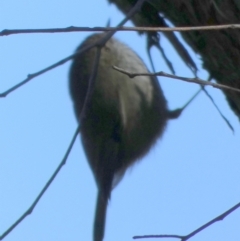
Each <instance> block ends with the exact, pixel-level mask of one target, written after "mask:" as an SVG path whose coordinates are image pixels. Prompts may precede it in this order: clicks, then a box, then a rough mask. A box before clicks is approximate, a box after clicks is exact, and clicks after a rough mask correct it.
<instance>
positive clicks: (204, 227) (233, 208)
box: [133, 203, 240, 241]
mask: <svg viewBox="0 0 240 241" xmlns="http://www.w3.org/2000/svg"><path fill="white" fill-rule="evenodd" d="M239 207H240V203H238V204H236V205H235V206H233V207H231V208H230V209H228V210H227V211H226V212H224V213H222V214H220V215H219V216H217V217H216V218H214V219H212V220H211V221H209V222H207V223H205V224H204V225H202V226H201V227H199V228H197V229H196V230H194V231H193V232H191V233H189V234H188V235H184V236H183V235H174V234H173V235H172V234H162V235H142V236H134V237H133V239H142V238H177V239H180V240H181V241H186V240H188V239H190V238H192V237H193V236H194V235H196V234H197V233H199V232H201V231H202V230H204V229H206V228H207V227H209V226H211V225H212V224H213V223H215V222H218V221H222V220H223V219H224V218H226V217H227V216H228V215H229V214H230V213H232V212H233V211H235V210H236V209H238V208H239Z"/></svg>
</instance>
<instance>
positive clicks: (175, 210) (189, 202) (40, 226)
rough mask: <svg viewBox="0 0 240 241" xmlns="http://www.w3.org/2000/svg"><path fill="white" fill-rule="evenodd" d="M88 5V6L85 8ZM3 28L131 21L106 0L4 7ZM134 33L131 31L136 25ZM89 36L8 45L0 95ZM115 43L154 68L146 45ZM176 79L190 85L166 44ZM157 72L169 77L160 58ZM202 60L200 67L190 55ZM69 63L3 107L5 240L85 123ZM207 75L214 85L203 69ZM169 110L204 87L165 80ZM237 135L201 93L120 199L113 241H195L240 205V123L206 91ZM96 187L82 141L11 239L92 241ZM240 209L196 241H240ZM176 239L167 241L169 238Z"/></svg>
mask: <svg viewBox="0 0 240 241" xmlns="http://www.w3.org/2000/svg"><path fill="white" fill-rule="evenodd" d="M82 2H84V3H82ZM0 9H1V15H0V30H2V29H6V28H8V29H20V28H51V27H68V26H72V25H74V26H91V27H94V26H105V25H106V23H107V21H108V20H109V19H111V25H112V26H114V25H116V24H117V23H118V22H119V21H120V20H121V19H122V18H123V16H122V15H121V14H120V13H119V12H118V11H117V10H116V9H115V7H114V6H110V5H109V4H108V3H107V1H106V0H101V1H100V0H98V1H96V0H89V1H76V0H68V1H57V0H52V1H39V0H35V1H26V0H25V1H23V0H19V1H13V0H8V1H1V2H0ZM128 25H130V23H128ZM88 34H89V33H63V34H28V35H27V34H26V35H11V36H8V37H1V38H0V66H1V71H0V80H1V81H0V92H2V91H4V90H6V89H7V88H9V87H11V86H12V85H14V84H16V83H18V82H19V81H21V80H23V79H24V78H25V77H26V76H27V74H30V73H33V72H36V71H38V70H40V69H42V68H45V67H47V66H48V65H50V64H52V63H54V62H56V61H58V60H60V59H62V58H64V57H66V56H68V55H69V54H71V53H72V52H73V51H74V50H75V48H76V47H77V45H78V44H79V43H80V42H81V41H82V40H83V39H84V38H85V37H86V36H87V35H88ZM117 37H118V38H119V39H120V40H122V41H123V42H126V43H127V44H128V45H129V46H131V47H132V48H133V49H134V50H135V51H136V52H138V54H139V55H140V56H141V57H142V58H143V59H144V60H145V61H146V63H147V64H148V66H149V62H148V60H147V57H146V51H145V39H144V37H139V36H138V35H137V34H136V33H119V34H117ZM162 41H163V44H164V48H165V51H166V52H167V55H168V56H169V58H170V59H171V61H172V62H174V66H175V68H176V72H177V74H178V75H182V76H188V77H192V75H191V73H190V72H189V70H188V69H187V67H186V66H184V65H183V64H182V63H181V61H180V60H179V58H178V56H176V54H175V52H174V50H173V49H172V48H171V46H169V44H168V43H167V42H166V41H165V39H164V38H163V39H162ZM153 55H154V60H155V67H156V69H157V70H159V71H160V70H162V71H165V72H169V70H168V68H167V67H166V65H165V63H164V62H163V61H162V59H161V57H160V55H159V53H158V52H157V51H154V53H153ZM192 56H193V57H194V59H198V63H199V66H200V65H201V61H200V58H199V56H197V55H195V54H194V53H192ZM69 65H70V62H68V63H67V64H65V65H63V66H61V67H58V68H56V69H54V70H52V71H50V72H48V73H46V74H44V75H42V76H40V77H38V78H36V79H34V80H32V81H31V82H30V83H28V84H27V85H25V86H24V87H22V88H21V89H18V90H17V91H15V92H13V93H11V94H10V95H9V96H7V98H4V99H0V109H1V119H0V124H1V125H0V192H1V198H0V233H3V232H4V231H5V230H6V229H7V228H8V227H9V226H10V225H11V224H12V223H13V222H14V221H15V220H16V219H17V218H18V217H19V216H20V215H21V214H22V213H23V212H24V211H25V210H26V209H27V208H28V207H29V205H30V204H31V203H32V202H33V200H34V199H35V197H36V195H37V194H38V193H39V191H40V190H41V188H42V187H43V185H44V184H45V182H46V181H47V180H48V178H49V177H50V175H51V174H52V172H53V170H54V169H55V168H56V166H57V165H58V163H59V162H60V160H61V158H62V157H63V155H64V153H65V150H66V148H67V145H68V143H69V141H70V139H71V137H72V135H73V132H74V130H75V128H76V125H77V122H76V120H75V116H74V114H73V110H72V103H71V101H70V97H69V93H68V69H69ZM199 76H200V77H202V78H205V79H206V78H207V74H206V73H205V72H204V71H200V73H199ZM160 82H161V85H162V87H163V89H164V92H165V95H166V98H167V99H168V102H169V107H170V108H177V107H180V106H182V105H183V104H184V103H185V102H186V101H187V100H188V99H189V97H191V96H192V94H194V93H195V91H196V90H198V88H199V87H198V86H197V85H194V84H187V83H183V82H180V81H177V80H170V79H164V78H161V79H160ZM207 90H208V91H209V92H210V93H211V95H212V96H213V98H214V99H215V101H216V103H217V104H218V106H219V108H220V109H221V110H222V112H223V113H224V115H225V116H226V117H227V118H228V119H229V120H230V122H231V123H232V125H233V126H234V128H235V134H232V132H231V131H230V129H229V128H228V127H227V126H226V124H225V123H224V121H223V120H222V119H221V117H220V116H219V114H218V113H217V111H216V109H215V108H214V107H213V105H212V104H211V103H210V101H209V99H208V98H207V97H206V96H205V95H204V94H203V93H202V94H201V95H200V96H199V97H198V98H197V99H196V100H195V101H194V103H192V104H191V105H190V106H189V107H188V108H187V109H186V111H185V112H184V113H183V115H182V116H181V117H180V118H179V119H178V120H176V121H171V122H169V124H168V127H167V130H166V132H165V134H164V137H163V138H162V139H161V140H160V141H159V142H158V144H157V145H156V146H155V147H154V148H153V149H152V151H151V152H150V153H149V155H147V156H146V157H145V158H143V160H142V161H141V162H140V163H138V164H136V165H135V166H134V167H133V168H131V170H129V172H128V173H127V174H126V175H125V178H124V180H123V181H122V182H121V183H120V184H119V185H118V186H117V188H116V189H115V190H114V191H113V193H112V198H111V201H110V203H109V208H108V216H107V226H106V235H105V241H112V240H114V241H123V240H124V241H127V240H132V236H134V235H142V234H187V233H189V232H191V231H193V230H194V229H196V228H197V227H199V226H200V225H202V224H204V223H205V222H207V221H209V220H210V219H212V218H214V217H215V216H217V215H219V214H220V213H222V212H224V211H225V210H227V209H228V208H230V207H231V206H233V205H235V204H236V203H238V202H239V201H240V185H239V183H240V175H239V173H240V160H239V149H240V148H239V143H240V133H239V132H240V128H239V121H238V119H237V118H236V117H235V116H234V114H233V113H232V112H231V111H230V110H229V107H228V105H227V103H226V101H225V98H224V96H223V95H222V93H221V92H220V91H219V90H216V89H213V88H211V87H208V88H207ZM95 197H96V187H95V183H94V181H93V177H92V174H91V172H90V170H89V167H88V165H87V162H86V158H85V156H84V153H83V150H82V147H81V144H80V141H79V138H78V140H77V142H76V143H75V145H74V148H73V151H72V153H71V155H70V157H69V159H68V161H67V164H66V165H65V166H64V167H63V169H62V170H61V172H60V174H59V175H58V176H57V178H56V179H55V181H54V183H53V184H52V185H51V187H50V188H49V189H48V191H47V192H46V194H45V195H44V196H43V198H42V199H41V201H40V202H39V204H38V205H37V207H36V208H35V210H34V211H33V213H32V214H31V215H30V216H28V217H27V218H26V219H25V220H24V221H23V222H22V223H21V224H19V225H18V227H17V228H15V229H14V230H13V231H12V232H11V233H10V234H9V235H8V236H7V237H6V238H5V240H6V241H16V240H17V241H27V240H33V241H42V240H44V241H53V240H54V241H66V240H71V241H75V240H92V223H93V216H94V210H95ZM239 223H240V210H237V211H236V212H235V213H233V214H232V215H230V216H229V217H227V218H226V219H225V220H224V221H222V222H219V223H216V224H214V225H213V226H212V227H210V228H208V229H207V230H205V231H203V232H202V233H201V234H199V235H197V236H196V237H194V238H192V239H191V240H192V241H197V240H199V241H200V240H206V241H207V240H218V241H221V240H224V241H225V240H240V233H239ZM168 240H169V239H168Z"/></svg>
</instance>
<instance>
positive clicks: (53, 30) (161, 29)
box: [0, 18, 240, 37]
mask: <svg viewBox="0 0 240 241" xmlns="http://www.w3.org/2000/svg"><path fill="white" fill-rule="evenodd" d="M128 19H129V18H128ZM239 28H240V24H222V25H209V26H197V27H172V28H167V27H93V28H90V27H75V26H70V27H66V28H42V29H41V28H40V29H4V30H2V31H1V32H0V37H1V36H8V35H12V34H26V33H31V34H32V33H69V32H106V31H114V32H116V31H125V32H134V31H145V32H189V31H210V30H215V31H216V30H222V29H239Z"/></svg>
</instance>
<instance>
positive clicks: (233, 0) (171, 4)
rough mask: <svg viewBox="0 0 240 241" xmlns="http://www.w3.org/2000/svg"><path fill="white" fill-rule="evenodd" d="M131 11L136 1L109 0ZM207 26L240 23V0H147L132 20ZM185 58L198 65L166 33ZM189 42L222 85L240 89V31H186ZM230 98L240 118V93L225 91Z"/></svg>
mask: <svg viewBox="0 0 240 241" xmlns="http://www.w3.org/2000/svg"><path fill="white" fill-rule="evenodd" d="M108 1H109V2H112V3H114V4H115V5H116V6H117V7H118V8H119V9H120V10H121V11H122V12H123V13H127V12H128V11H129V10H130V9H131V7H132V6H133V5H134V4H135V3H136V0H108ZM165 19H168V20H170V21H171V22H172V23H173V25H175V26H179V27H180V26H204V25H220V24H238V23H240V0H191V1H190V0H147V1H146V2H145V3H144V4H143V6H142V9H141V11H140V12H139V13H138V14H137V15H135V16H134V18H133V19H132V21H133V23H134V24H135V25H136V26H154V27H156V26H167V24H166V23H165ZM165 35H166V36H167V37H168V39H169V40H170V42H171V43H172V44H173V46H174V48H175V49H176V50H177V52H178V54H179V55H180V56H181V58H182V59H183V61H184V62H185V63H186V64H187V65H188V66H189V67H190V68H191V69H192V70H194V69H195V64H194V62H193V60H192V59H191V57H190V56H189V55H188V53H187V50H186V49H185V48H184V47H183V46H181V44H180V42H178V40H177V38H176V37H175V35H174V34H169V33H168V34H166V33H165ZM182 36H183V38H184V39H185V41H186V42H187V44H188V45H189V46H190V47H191V48H192V49H193V51H195V52H196V53H197V54H199V55H200V56H201V58H202V63H203V68H204V69H206V70H207V71H208V73H209V74H210V76H211V77H212V78H213V79H215V80H216V81H217V82H218V83H220V84H225V85H229V86H232V87H235V88H239V89H240V30H238V29H224V30H217V31H216V30H211V31H191V32H182ZM224 94H225V96H226V98H227V101H228V103H229V105H230V107H231V109H232V110H233V111H234V113H235V114H236V115H237V116H238V117H239V118H240V94H239V93H238V92H233V91H224Z"/></svg>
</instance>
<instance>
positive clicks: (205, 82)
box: [112, 66, 240, 93]
mask: <svg viewBox="0 0 240 241" xmlns="http://www.w3.org/2000/svg"><path fill="white" fill-rule="evenodd" d="M112 67H113V69H115V70H117V71H119V72H121V73H123V74H126V75H128V76H129V78H134V77H136V76H162V77H166V78H171V79H179V80H183V81H185V82H189V83H195V84H200V85H203V86H206V85H209V86H212V87H214V88H217V89H225V90H231V91H236V92H239V93H240V89H237V88H234V87H231V86H227V85H222V84H216V83H212V82H208V81H205V80H202V79H199V78H196V77H195V78H187V77H181V76H177V75H172V74H168V73H165V72H163V71H160V72H156V73H131V72H128V71H126V70H124V69H122V68H119V67H117V66H112Z"/></svg>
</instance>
